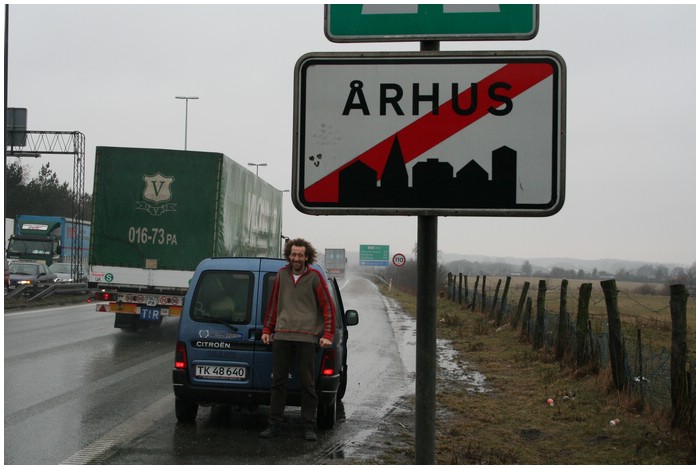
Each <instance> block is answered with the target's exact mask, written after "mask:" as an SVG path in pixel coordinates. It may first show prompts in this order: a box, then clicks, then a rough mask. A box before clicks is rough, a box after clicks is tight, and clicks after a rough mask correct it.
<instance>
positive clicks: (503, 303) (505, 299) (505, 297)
mask: <svg viewBox="0 0 700 469" xmlns="http://www.w3.org/2000/svg"><path fill="white" fill-rule="evenodd" d="M509 288H510V276H508V277H506V285H505V286H504V287H503V296H501V305H500V306H499V307H498V316H497V317H496V326H498V327H500V325H501V322H503V314H504V313H505V311H506V304H507V302H508V289H509Z"/></svg>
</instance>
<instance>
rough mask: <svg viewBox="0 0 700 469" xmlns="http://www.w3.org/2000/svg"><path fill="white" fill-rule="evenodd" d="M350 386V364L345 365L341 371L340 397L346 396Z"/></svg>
mask: <svg viewBox="0 0 700 469" xmlns="http://www.w3.org/2000/svg"><path fill="white" fill-rule="evenodd" d="M347 388H348V366H347V365H345V366H343V368H342V370H341V373H340V385H339V386H338V394H337V398H338V399H341V400H342V399H343V397H345V390H346V389H347Z"/></svg>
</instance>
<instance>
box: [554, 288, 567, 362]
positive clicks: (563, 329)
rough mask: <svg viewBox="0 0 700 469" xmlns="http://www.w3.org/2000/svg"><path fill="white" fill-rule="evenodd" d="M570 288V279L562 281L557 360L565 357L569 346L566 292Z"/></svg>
mask: <svg viewBox="0 0 700 469" xmlns="http://www.w3.org/2000/svg"><path fill="white" fill-rule="evenodd" d="M568 289H569V281H568V280H567V279H563V280H562V281H561V293H560V295H559V328H558V333H557V352H556V358H557V360H561V359H562V358H564V352H565V351H566V349H567V348H568V346H569V317H568V316H569V315H568V314H567V313H566V292H567V290H568Z"/></svg>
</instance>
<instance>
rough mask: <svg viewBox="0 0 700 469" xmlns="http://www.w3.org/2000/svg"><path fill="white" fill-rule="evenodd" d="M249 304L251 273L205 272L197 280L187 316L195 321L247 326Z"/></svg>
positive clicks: (250, 308)
mask: <svg viewBox="0 0 700 469" xmlns="http://www.w3.org/2000/svg"><path fill="white" fill-rule="evenodd" d="M252 304H253V274H252V273H250V272H235V271H230V270H226V271H215V270H208V271H205V272H202V275H201V276H200V278H199V283H198V285H197V290H196V291H195V293H194V298H193V301H192V310H191V311H190V316H191V317H192V319H194V320H195V321H204V322H217V321H225V322H227V323H230V324H248V323H249V322H250V317H251V310H252Z"/></svg>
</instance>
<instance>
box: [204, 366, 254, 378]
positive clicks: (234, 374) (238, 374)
mask: <svg viewBox="0 0 700 469" xmlns="http://www.w3.org/2000/svg"><path fill="white" fill-rule="evenodd" d="M194 375H195V376H196V377H197V378H206V379H230V380H236V381H240V380H244V379H245V378H246V368H245V367H244V366H223V365H196V367H195V372H194Z"/></svg>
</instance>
